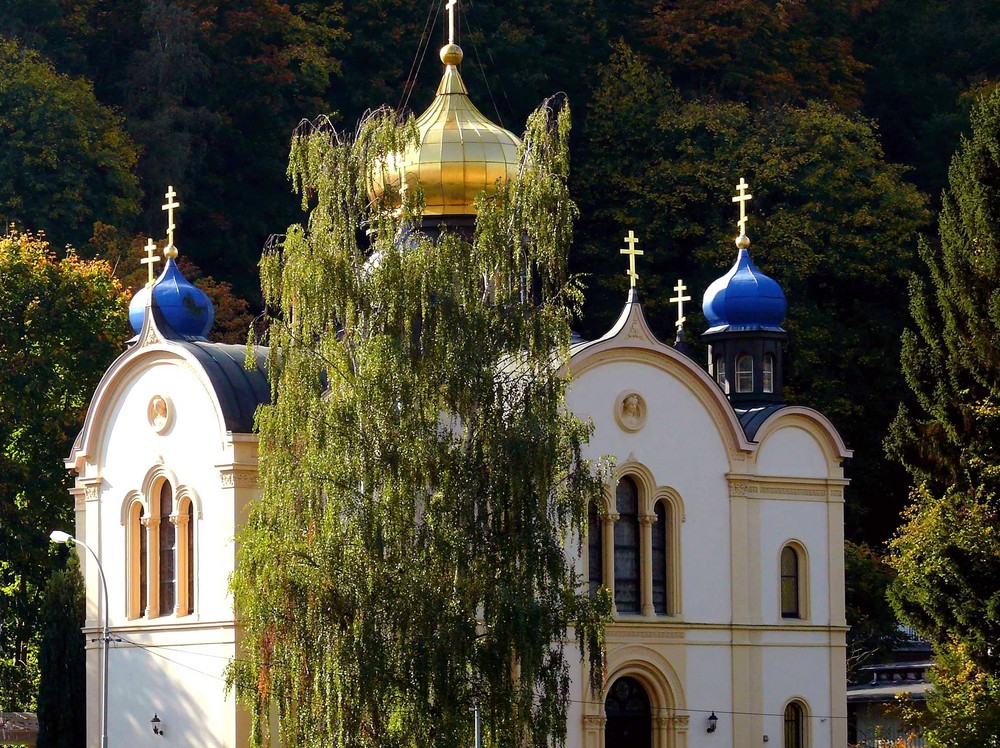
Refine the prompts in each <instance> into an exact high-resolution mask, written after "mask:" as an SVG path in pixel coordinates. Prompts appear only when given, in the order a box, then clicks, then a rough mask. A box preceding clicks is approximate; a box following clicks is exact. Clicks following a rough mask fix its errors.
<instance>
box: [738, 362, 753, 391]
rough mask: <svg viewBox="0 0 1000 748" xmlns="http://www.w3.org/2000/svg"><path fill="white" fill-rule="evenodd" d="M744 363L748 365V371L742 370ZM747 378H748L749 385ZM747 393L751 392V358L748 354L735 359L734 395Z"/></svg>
mask: <svg viewBox="0 0 1000 748" xmlns="http://www.w3.org/2000/svg"><path fill="white" fill-rule="evenodd" d="M744 363H749V364H750V366H749V368H748V369H744V367H743V364H744ZM747 377H749V385H748V384H747V380H746V378H747ZM748 392H753V356H751V355H750V354H749V353H741V354H739V355H738V356H737V357H736V393H737V394H741V395H742V394H746V393H748Z"/></svg>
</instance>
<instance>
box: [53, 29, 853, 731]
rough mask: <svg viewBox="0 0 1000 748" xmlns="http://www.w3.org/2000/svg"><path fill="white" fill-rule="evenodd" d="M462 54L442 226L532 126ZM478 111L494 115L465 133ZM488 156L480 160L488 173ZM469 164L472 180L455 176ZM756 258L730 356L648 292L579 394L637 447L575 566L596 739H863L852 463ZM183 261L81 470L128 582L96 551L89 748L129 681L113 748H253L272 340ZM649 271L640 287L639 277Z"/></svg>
mask: <svg viewBox="0 0 1000 748" xmlns="http://www.w3.org/2000/svg"><path fill="white" fill-rule="evenodd" d="M442 60H443V61H444V62H445V65H446V72H445V77H444V80H443V81H442V84H441V87H440V88H439V90H438V94H437V96H436V97H435V102H434V104H432V106H431V107H430V108H429V109H428V111H427V112H426V113H425V115H424V116H422V117H421V118H420V120H418V125H419V126H420V132H421V138H422V142H423V143H437V144H440V143H445V144H447V143H456V144H457V146H456V148H455V149H453V150H455V153H456V154H457V155H455V156H453V157H449V158H452V161H450V162H448V163H438V164H437V165H436V167H434V165H433V164H430V165H429V163H428V162H429V160H430V157H429V156H428V151H426V150H425V151H424V152H423V153H422V154H421V153H419V152H418V153H416V154H415V155H414V157H413V159H411V163H412V164H413V165H414V170H413V174H414V175H415V176H416V178H417V179H419V181H420V183H421V186H422V187H424V188H425V190H426V193H427V196H428V214H427V215H428V216H429V217H430V218H431V219H433V217H434V216H438V218H439V219H440V216H444V215H448V216H449V218H450V219H451V220H460V219H461V218H462V217H463V216H465V217H467V218H469V219H470V220H472V219H474V216H472V215H471V213H472V211H471V209H470V202H471V197H470V195H472V196H474V195H475V193H476V192H478V191H479V190H480V189H482V187H483V184H480V183H478V182H477V183H471V182H468V180H467V178H466V176H464V175H467V174H478V173H479V171H482V173H483V174H484V175H490V174H493V173H494V172H496V171H497V169H499V172H500V173H499V176H500V177H502V176H504V171H503V170H504V169H505V168H507V166H508V165H509V163H510V162H509V159H510V158H511V157H512V155H511V153H510V145H511V143H513V144H514V147H515V148H516V138H514V136H512V135H510V134H509V133H506V131H503V130H501V129H500V128H498V127H496V126H495V125H492V123H489V122H488V120H486V118H485V117H483V116H482V115H481V114H480V113H479V112H478V111H477V110H476V109H475V107H474V105H472V103H471V101H469V99H468V95H467V93H466V91H465V86H464V84H463V83H462V81H461V77H460V75H459V74H458V69H457V65H458V62H460V61H461V50H459V49H458V48H457V47H456V46H455V45H453V44H451V45H449V46H448V47H445V49H444V50H442ZM463 117H465V118H473V117H478V118H479V119H475V120H474V122H475V124H476V126H475V127H467V126H466V127H463V124H467V120H466V121H463V119H462V118H463ZM484 123H485V124H484ZM487 125H489V127H487ZM491 128H492V129H491ZM456 133H457V134H456ZM508 136H509V139H508ZM476 138H479V140H478V141H477V140H476ZM511 139H512V140H511ZM447 150H448V149H447V148H445V149H442V148H437V149H436V150H435V151H434V153H436V154H444V153H445V152H446V151H447ZM436 158H438V159H439V160H440V159H442V158H444V156H443V155H438V156H436ZM476 159H478V162H477V164H478V165H479V166H482V169H479V170H477V169H473V168H467V167H469V165H470V163H472V162H473V161H475V160H476ZM455 164H458V165H460V166H461V167H462V168H459V169H456V168H454V167H455ZM477 164H473V165H477ZM431 167H434V168H431ZM491 169H492V170H493V171H490V170H491ZM456 173H457V174H459V175H460V176H459V177H458V178H459V179H460V180H465V181H462V182H461V183H459V184H457V185H456V184H452V183H448V182H447V180H449V179H454V178H455V177H454V176H453V175H454V174H456ZM449 175H451V176H449ZM409 176H410V172H407V177H409ZM435 179H438V180H442V181H440V183H438V184H435V183H434V180H435ZM486 184H487V185H488V184H492V179H487V181H486ZM745 187H746V185H745V184H744V183H742V182H741V191H740V195H741V196H744V197H748V196H746V195H745V189H744V188H745ZM435 195H437V196H439V198H440V200H439V201H438V202H439V204H436V203H435V200H434V199H433V197H434V196H435ZM744 204H745V203H741V208H742V206H743V205H744ZM171 223H172V222H171ZM744 224H745V221H742V222H741V229H742V227H743V225H744ZM737 246H738V256H737V261H736V264H735V265H734V266H733V268H732V269H731V270H730V271H729V272H728V273H727V274H726V275H724V276H723V277H721V278H720V279H719V280H718V281H716V283H714V284H712V286H711V287H710V288H709V289H708V290H707V291H706V293H705V298H704V303H703V308H704V310H705V313H706V318H707V319H708V321H709V324H710V329H709V330H708V331H707V332H706V333H705V336H704V337H705V340H706V341H707V342H708V344H709V350H710V353H709V364H708V366H707V367H706V366H702V365H701V364H700V363H698V362H696V361H694V360H693V359H692V358H690V357H689V356H688V355H686V354H685V353H684V348H683V346H682V345H677V344H675V345H671V344H667V343H664V342H661V341H659V340H657V338H656V337H655V336H654V335H653V333H652V332H651V331H650V328H649V326H648V325H647V323H646V320H645V318H644V316H643V311H642V306H641V303H640V300H639V296H638V293H637V292H636V290H635V289H634V288H633V290H632V291H631V292H630V294H629V297H628V300H627V302H626V304H625V307H624V309H623V311H622V313H621V316H620V318H619V320H618V322H617V323H616V324H615V326H614V327H613V328H612V329H611V331H609V332H608V333H607V334H606V335H605V336H604V337H602V338H600V339H599V340H595V341H589V342H585V341H580V342H578V343H576V344H575V345H574V346H573V349H572V357H571V359H570V362H569V364H568V368H569V371H568V374H569V375H570V376H571V380H572V384H571V387H570V390H569V395H568V398H569V406H570V408H571V409H572V411H573V412H574V413H575V414H576V415H577V416H579V417H581V418H583V419H587V420H590V421H592V422H593V424H594V433H593V436H592V439H591V442H590V445H589V450H590V456H591V457H594V458H599V457H601V456H603V455H612V456H613V457H614V458H615V461H616V475H615V478H614V480H613V482H612V483H613V484H612V485H608V487H607V488H608V490H607V493H606V505H605V506H604V507H593V508H592V510H591V521H590V523H589V525H590V526H589V537H588V538H587V540H586V542H585V543H584V544H583V552H582V554H581V555H580V557H579V558H577V559H576V562H577V563H578V568H579V570H580V573H581V575H582V577H583V578H584V579H586V580H588V584H589V585H590V586H591V587H596V586H597V585H601V584H603V585H605V586H606V587H607V588H608V589H609V590H610V591H611V593H612V596H613V598H614V600H615V612H614V617H613V621H612V623H611V624H610V625H609V627H608V629H607V656H608V665H607V673H606V679H605V685H604V692H603V693H601V694H598V695H594V694H592V693H591V692H590V690H589V687H588V685H587V679H586V678H585V677H584V676H583V672H582V665H576V666H575V667H576V669H575V670H574V671H573V682H574V685H573V690H572V694H571V702H570V708H569V718H568V719H569V721H568V725H567V731H568V743H567V744H568V745H569V746H571V747H573V748H576V747H577V746H580V747H582V748H700V747H704V748H723V747H725V748H746V747H747V746H757V745H763V744H764V743H768V744H769V745H774V746H775V747H776V748H779V747H780V748H842V747H843V746H846V744H847V720H846V717H847V708H846V676H845V636H846V631H847V627H846V623H845V606H844V569H843V505H844V487H845V485H846V483H847V481H846V480H845V479H844V475H843V470H842V462H843V460H845V459H846V458H848V457H850V454H851V453H850V451H849V450H848V449H847V448H846V447H845V445H844V443H843V442H842V440H841V439H840V437H839V435H838V434H837V432H836V430H835V428H834V427H833V425H832V424H831V423H830V422H829V421H828V420H827V419H826V418H825V417H824V416H823V415H822V414H820V413H818V412H816V411H813V410H810V409H808V408H802V407H797V406H789V405H786V404H785V403H784V402H783V400H782V395H781V375H782V371H781V362H782V358H781V356H782V348H781V346H782V341H783V339H784V335H785V333H784V330H783V329H782V328H781V322H782V319H783V317H784V312H785V299H784V296H783V295H782V293H781V289H780V288H778V286H777V284H776V283H775V282H774V281H773V280H771V279H770V278H767V276H765V275H764V274H763V273H761V272H760V271H759V270H758V269H757V268H756V267H755V266H754V265H753V263H752V261H751V260H750V255H749V240H748V239H747V238H746V236H745V234H744V233H743V232H742V231H741V236H740V238H739V239H738V241H737ZM631 249H632V250H634V245H633V246H632V247H631ZM166 255H167V263H166V266H165V268H164V270H163V272H162V273H161V274H160V276H159V277H158V278H157V279H156V280H155V281H153V282H152V283H151V285H150V286H147V287H146V288H144V289H143V290H142V291H140V292H139V293H138V294H137V295H136V298H135V299H134V300H133V303H132V307H131V318H132V323H133V327H134V328H135V330H136V333H137V334H136V337H135V338H134V339H133V341H131V342H130V345H129V348H128V350H127V351H125V352H124V353H123V354H122V356H121V357H120V358H119V359H118V360H117V361H115V362H114V364H112V366H111V367H110V368H109V370H108V371H107V373H106V375H105V376H104V378H103V380H102V381H101V383H100V385H99V387H98V389H97V392H96V393H95V395H94V398H93V401H92V404H91V407H90V409H89V412H88V414H87V418H86V422H85V425H84V427H83V430H82V431H81V433H80V435H79V437H78V439H77V441H76V443H75V444H74V447H73V450H72V454H71V455H70V457H69V459H68V461H67V465H68V466H69V467H70V468H71V469H72V470H74V471H75V472H76V475H77V479H76V487H75V489H74V491H73V496H74V500H75V507H76V531H75V534H76V536H77V537H78V538H80V539H81V540H83V541H85V542H86V543H87V544H88V545H89V546H90V547H91V548H92V549H93V550H94V552H95V553H96V554H97V555H98V556H99V557H100V558H101V564H102V567H103V568H104V570H105V572H106V577H107V595H106V596H105V594H104V591H103V590H102V584H101V579H100V575H99V573H98V570H97V568H96V566H95V564H93V563H92V562H91V559H89V558H87V557H81V560H82V562H83V566H84V569H85V579H86V586H87V601H88V607H87V623H86V629H85V630H86V633H87V640H88V642H90V643H89V644H88V660H87V676H88V688H87V700H88V720H87V736H88V737H87V744H88V745H95V746H96V745H100V744H101V731H102V717H103V716H104V713H103V711H102V708H103V703H104V699H105V695H106V699H107V723H108V730H107V735H108V745H110V746H114V747H116V748H132V747H134V746H146V745H149V746H165V745H176V746H199V747H201V746H204V747H205V748H242V747H243V746H246V745H248V741H249V728H250V720H249V716H248V715H247V714H246V713H245V712H244V711H243V710H242V709H241V708H240V707H239V706H238V705H237V704H236V703H235V700H234V698H233V696H232V695H231V694H227V691H226V688H225V682H224V681H225V678H224V671H225V668H226V665H227V663H229V662H230V661H231V660H232V659H233V658H237V657H239V656H240V627H239V623H238V615H237V613H235V612H234V610H233V603H232V598H231V596H230V594H229V592H228V580H229V576H230V575H231V574H232V573H233V571H234V568H235V559H236V548H235V545H234V540H233V538H234V535H235V533H236V531H237V529H238V528H239V526H240V524H241V522H243V521H244V520H245V518H246V516H247V511H248V507H249V505H250V504H251V503H252V502H253V501H255V500H257V499H259V498H260V496H261V493H260V490H259V487H258V482H257V440H256V436H255V435H254V433H253V414H254V411H255V409H256V408H257V407H258V406H259V405H260V404H263V403H267V402H268V401H269V398H270V389H269V384H268V380H267V376H266V373H265V371H264V369H263V361H264V351H263V350H259V351H258V352H257V354H258V355H257V364H256V367H251V368H249V369H248V368H246V367H245V366H244V358H245V354H246V350H245V349H244V348H242V347H240V346H231V345H223V344H216V343H210V342H208V341H207V339H206V335H207V333H208V331H209V329H210V327H211V324H212V320H213V316H214V313H213V311H212V308H211V304H210V302H209V301H208V299H207V297H205V296H204V294H202V293H201V292H200V291H198V289H196V288H195V287H194V286H192V285H191V284H189V283H188V282H187V281H186V280H185V279H184V278H183V276H182V275H181V273H180V272H179V270H178V269H177V265H176V263H175V262H174V257H175V256H176V250H174V249H173V241H172V236H171V241H170V244H169V245H168V247H167V250H166ZM631 259H632V260H633V261H634V256H633V258H631ZM631 275H632V277H633V285H634V278H635V273H634V266H633V271H632V273H631ZM678 289H679V290H678V297H679V298H681V297H682V295H683V290H684V289H683V286H681V285H679V286H678ZM105 606H107V608H106V610H107V611H108V614H109V617H110V633H111V639H112V641H111V643H110V652H109V668H108V672H109V678H108V680H107V682H105V680H104V677H103V668H102V659H101V657H102V652H101V648H102V646H103V643H102V642H101V641H100V640H99V637H100V634H101V616H102V615H103V612H104V610H105ZM95 639H96V641H91V640H95ZM570 659H571V660H572V661H573V662H575V658H570Z"/></svg>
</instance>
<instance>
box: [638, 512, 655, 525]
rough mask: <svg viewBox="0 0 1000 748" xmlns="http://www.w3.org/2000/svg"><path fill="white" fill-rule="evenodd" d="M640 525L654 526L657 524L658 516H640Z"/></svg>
mask: <svg viewBox="0 0 1000 748" xmlns="http://www.w3.org/2000/svg"><path fill="white" fill-rule="evenodd" d="M639 524H640V525H654V524H656V515H655V514H640V515H639Z"/></svg>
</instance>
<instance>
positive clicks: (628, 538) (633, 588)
mask: <svg viewBox="0 0 1000 748" xmlns="http://www.w3.org/2000/svg"><path fill="white" fill-rule="evenodd" d="M615 504H616V506H617V511H618V521H617V522H615V606H616V607H617V609H618V612H619V613H638V612H639V608H640V604H641V601H640V596H639V570H640V569H641V568H642V567H641V564H640V560H639V489H638V488H637V487H636V485H635V481H634V480H632V479H631V478H622V479H621V480H620V481H618V488H617V490H616V491H615Z"/></svg>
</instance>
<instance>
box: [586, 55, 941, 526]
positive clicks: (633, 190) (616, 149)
mask: <svg viewBox="0 0 1000 748" xmlns="http://www.w3.org/2000/svg"><path fill="white" fill-rule="evenodd" d="M584 140H585V142H584V144H583V148H584V163H583V164H582V166H581V168H580V169H579V170H578V171H577V172H575V173H576V174H578V175H579V178H578V179H577V180H576V182H575V185H574V186H575V190H576V192H575V194H576V195H577V196H578V197H579V199H580V204H581V211H582V215H583V216H584V220H583V221H582V222H581V223H582V228H581V231H580V232H579V233H578V235H579V236H581V237H582V240H580V241H578V243H577V247H576V248H575V254H574V257H575V260H576V263H577V266H576V269H577V270H580V271H585V272H590V273H592V274H593V276H594V281H593V284H592V288H591V289H589V290H588V294H587V302H588V305H587V313H586V315H585V326H584V330H583V332H584V333H585V334H586V335H588V336H591V337H593V336H596V335H600V334H601V333H602V332H603V331H604V330H605V329H606V328H607V326H609V325H610V323H611V321H612V320H613V319H614V315H616V314H617V312H618V310H619V309H620V307H621V304H622V302H623V300H624V298H625V293H626V290H625V289H626V286H627V282H626V278H625V275H624V272H623V269H622V266H621V265H620V263H619V260H618V258H617V251H618V248H619V247H620V246H622V244H621V237H622V236H623V234H622V227H626V228H627V227H635V229H636V232H637V234H638V235H639V237H640V239H641V240H642V242H643V243H642V244H641V245H640V247H641V248H642V249H644V251H645V252H646V254H645V256H644V257H643V258H642V269H641V272H640V276H641V279H640V290H641V292H642V295H643V300H644V308H645V309H646V313H647V315H648V317H649V319H650V322H651V324H652V325H653V327H654V329H655V330H657V331H658V332H659V334H660V335H661V336H662V337H664V338H667V339H669V337H672V330H673V321H674V319H675V311H674V308H673V307H672V305H670V304H669V302H668V299H669V298H670V296H671V295H672V290H671V289H672V288H673V286H674V283H675V282H676V279H677V278H684V280H685V281H686V282H687V285H688V286H689V287H690V288H693V289H705V288H707V287H708V284H709V283H710V282H711V281H712V280H714V279H715V278H716V277H718V276H720V275H722V274H723V273H724V272H725V270H726V269H727V268H728V267H729V266H730V265H731V264H732V262H733V261H734V259H735V256H736V248H735V247H734V245H733V237H734V236H735V234H736V219H737V213H736V211H735V208H734V207H733V204H732V202H731V201H730V196H731V195H732V194H733V189H734V185H735V184H736V182H737V181H738V180H739V178H740V177H741V176H745V177H746V178H747V180H748V181H749V182H750V185H751V189H752V193H753V196H754V200H753V202H752V203H751V204H750V222H749V225H748V233H749V236H750V238H751V239H752V241H753V246H752V247H751V252H752V254H753V257H754V261H755V262H756V263H757V265H758V266H759V267H760V268H761V269H762V270H763V271H764V272H766V273H767V274H768V275H770V276H772V277H773V278H775V280H777V281H778V282H779V283H780V284H781V286H782V288H783V289H784V292H785V295H786V296H787V298H788V300H789V314H788V319H787V321H786V325H785V326H786V328H787V329H788V332H789V352H790V356H789V363H790V366H789V368H787V369H786V372H785V375H786V379H785V381H786V394H787V397H788V399H789V400H790V401H791V402H796V403H802V404H805V405H809V406H812V407H815V408H818V409H819V410H820V411H822V412H823V413H825V414H826V415H827V416H829V417H830V418H831V419H832V420H833V422H834V423H835V424H836V426H837V427H838V429H840V431H841V433H842V434H843V435H844V438H845V440H846V441H847V443H848V444H850V445H851V446H852V447H853V448H855V449H856V452H857V455H858V457H857V458H856V459H855V461H854V463H853V464H852V466H851V471H852V472H851V475H852V479H853V486H852V489H853V493H852V495H851V505H850V507H849V508H850V510H851V511H850V518H849V519H850V521H851V522H852V528H851V529H852V530H854V531H857V530H858V528H859V526H860V525H861V522H860V512H859V511H858V509H859V508H860V506H861V505H871V506H880V507H884V506H885V504H886V503H887V499H888V501H890V502H891V501H892V494H891V489H890V493H889V496H888V497H887V496H886V493H887V485H886V484H887V482H889V481H887V477H888V478H890V479H891V476H892V471H891V470H889V469H888V468H887V467H886V463H885V461H884V460H883V459H882V458H881V457H880V454H881V439H882V436H883V434H884V433H885V429H886V428H887V426H888V424H889V422H890V421H891V419H892V417H893V415H894V411H895V408H896V402H898V397H897V395H896V393H901V391H902V390H903V382H902V378H901V376H900V373H899V370H898V366H897V365H896V363H895V361H894V360H893V357H892V356H891V355H887V354H886V351H892V350H895V348H896V347H897V345H898V343H897V341H898V337H899V334H900V332H901V330H902V328H903V325H904V312H903V306H904V296H905V285H906V284H905V278H906V276H907V273H908V272H909V270H910V269H911V268H912V267H913V264H914V261H915V257H914V252H913V251H912V250H911V246H912V244H913V241H914V233H915V232H916V231H917V230H918V229H919V228H920V227H921V226H922V225H923V224H924V223H925V222H926V221H927V220H928V218H929V217H928V214H927V211H926V208H925V205H924V199H923V197H922V196H921V195H920V194H919V193H918V192H917V191H916V190H915V189H914V188H913V187H912V186H911V185H909V184H908V183H907V182H906V181H905V180H904V178H903V172H904V170H903V169H902V168H901V167H898V166H895V165H892V164H888V163H886V161H885V159H884V158H883V156H882V152H881V150H880V148H879V145H878V140H877V137H876V133H875V131H874V130H873V127H872V124H871V123H870V122H868V121H867V120H864V119H860V118H857V117H850V116H847V115H844V114H841V113H839V112H837V111H836V110H834V109H832V108H831V107H829V106H827V105H825V104H818V103H813V104H809V105H807V106H804V107H792V106H778V107H754V108H751V107H748V106H745V105H742V104H732V103H724V102H687V101H685V100H684V99H683V98H682V97H681V95H680V94H679V92H678V91H677V90H676V89H674V88H673V87H672V86H671V85H670V82H669V80H668V79H667V78H666V77H665V76H664V75H663V74H662V73H660V72H658V71H657V70H656V69H655V68H653V67H651V66H650V65H649V64H647V63H646V62H644V61H643V60H642V59H640V58H639V57H638V56H636V55H635V54H634V53H632V52H631V51H630V50H628V49H627V48H619V50H618V51H617V52H616V54H615V56H614V57H613V58H612V60H611V63H610V64H609V65H608V67H607V70H606V72H605V75H604V77H603V79H602V83H601V86H600V88H599V89H598V90H597V92H596V93H595V94H594V99H593V103H592V106H591V109H590V111H589V114H588V120H587V124H586V130H585V134H584ZM609 262H613V263H615V264H616V265H617V267H618V268H620V269H619V270H618V271H617V272H615V273H613V274H612V273H609V272H607V270H606V268H607V266H608V263H609ZM688 320H689V322H688V331H689V333H690V332H692V331H700V330H703V329H704V321H703V318H702V316H701V312H700V309H699V308H695V309H692V311H691V312H690V313H689V314H688ZM668 336H669V337H668ZM691 337H694V336H692V335H689V339H690V338H691ZM697 358H699V359H700V358H701V356H700V355H698V356H697ZM899 483H901V484H902V483H903V481H902V480H900V481H899ZM889 484H890V487H891V482H889ZM897 493H898V496H897V497H896V498H895V502H896V504H895V506H901V505H902V502H903V499H904V497H905V488H903V487H902V485H901V486H900V487H899V488H898V489H897ZM858 498H860V501H859V500H858ZM890 506H892V504H890ZM882 511H883V515H882V517H881V518H879V519H880V521H881V522H883V523H885V524H884V525H882V526H881V527H879V526H877V525H876V526H875V527H874V528H868V532H869V533H870V535H868V537H870V538H871V539H872V540H873V541H879V540H881V539H882V538H883V537H885V535H886V534H888V533H889V532H891V530H892V529H893V528H894V527H895V522H896V512H895V511H891V510H890V511H888V512H886V511H885V510H884V509H883V510H882ZM885 515H888V516H885ZM879 519H877V520H876V522H877V521H879Z"/></svg>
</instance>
